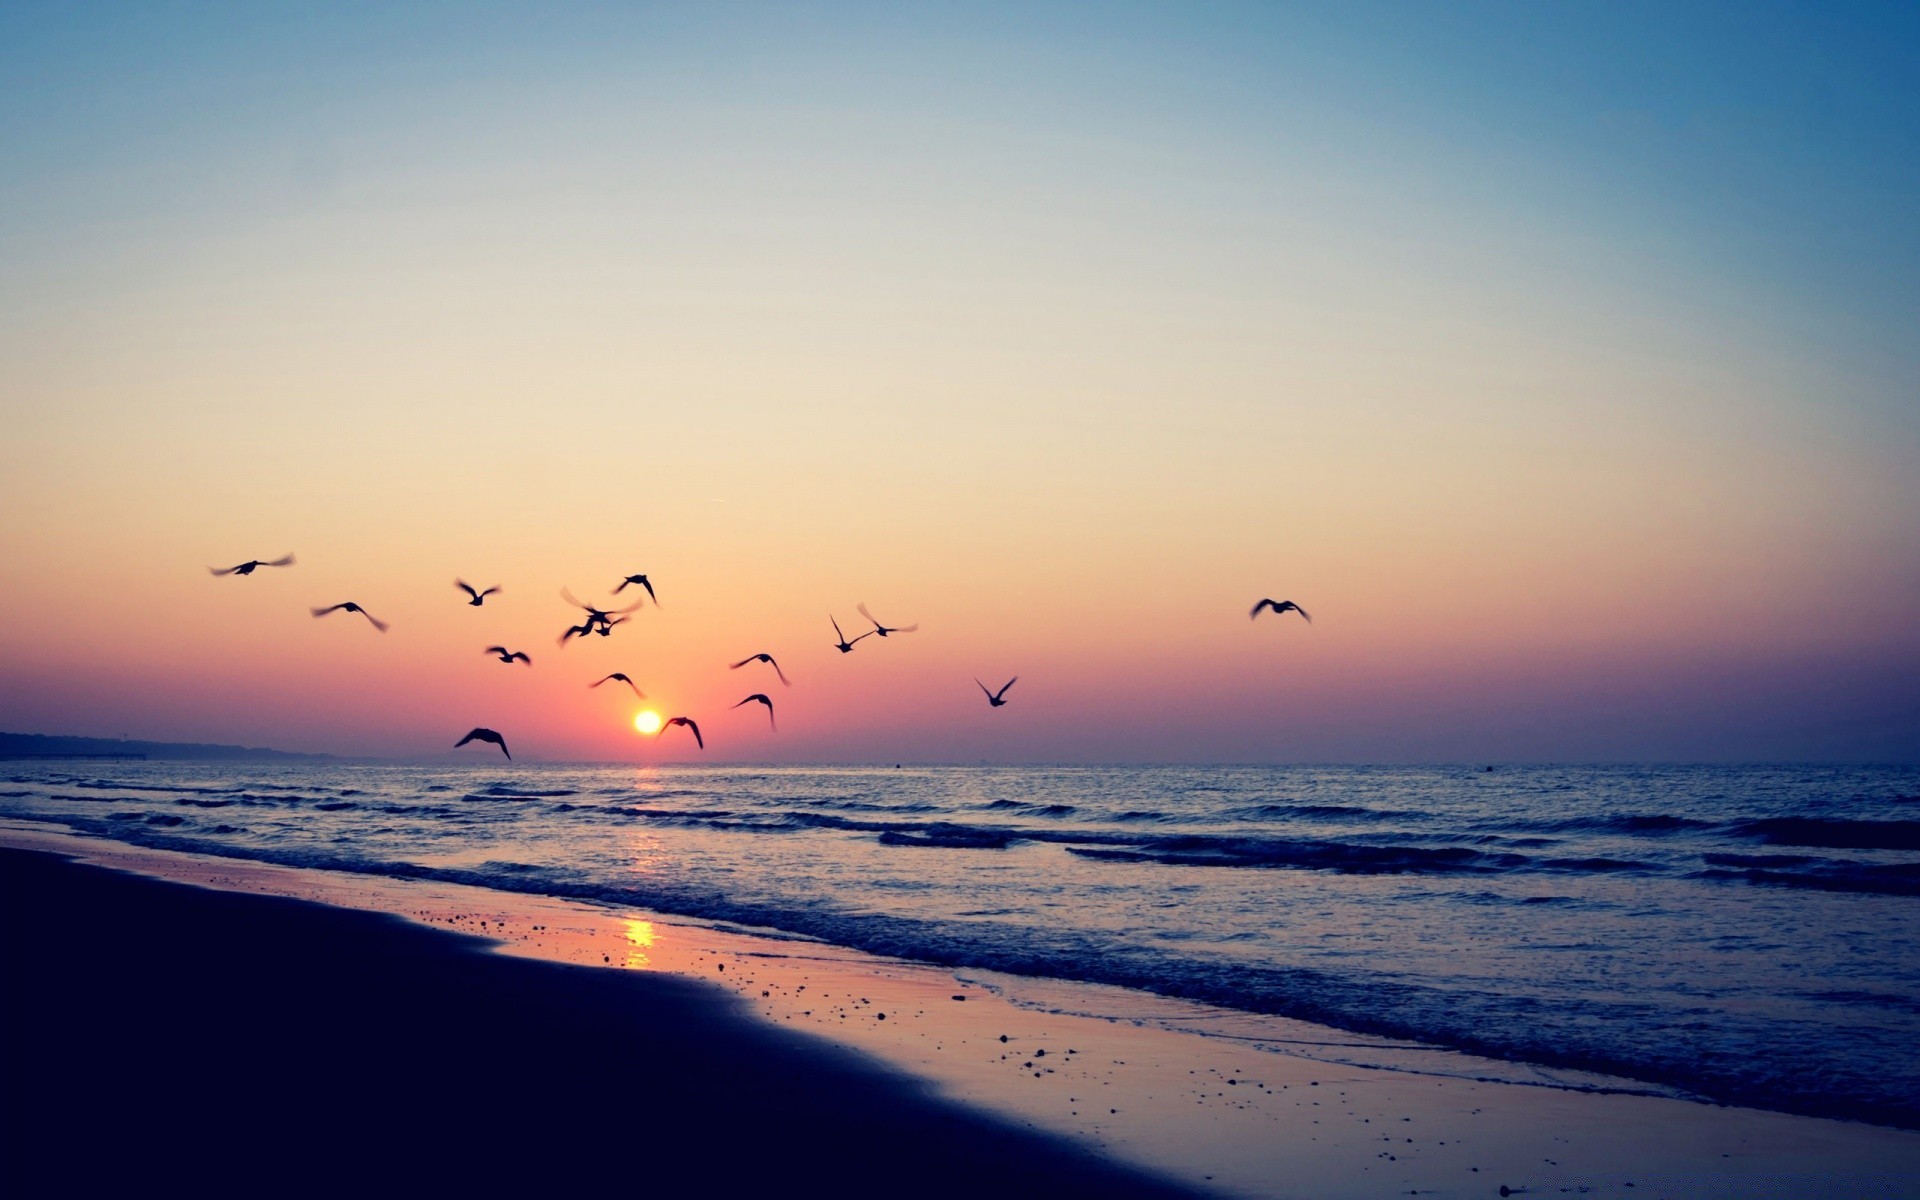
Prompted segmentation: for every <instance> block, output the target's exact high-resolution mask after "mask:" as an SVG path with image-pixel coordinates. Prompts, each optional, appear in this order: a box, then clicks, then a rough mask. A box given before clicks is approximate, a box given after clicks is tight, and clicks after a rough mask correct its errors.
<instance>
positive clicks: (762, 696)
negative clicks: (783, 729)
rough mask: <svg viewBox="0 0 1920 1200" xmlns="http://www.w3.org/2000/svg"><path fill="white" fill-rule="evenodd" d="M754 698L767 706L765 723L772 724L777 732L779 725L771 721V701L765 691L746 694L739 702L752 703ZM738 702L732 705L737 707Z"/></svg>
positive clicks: (738, 705)
mask: <svg viewBox="0 0 1920 1200" xmlns="http://www.w3.org/2000/svg"><path fill="white" fill-rule="evenodd" d="M755 700H758V701H759V702H760V703H762V704H764V705H766V706H767V724H768V725H770V726H772V728H773V731H774V732H775V733H779V732H780V727H779V726H778V725H774V723H773V701H772V700H770V699H768V698H767V694H766V693H765V692H755V693H754V694H753V695H751V696H748V697H747V698H746V699H745V700H742V701H741V702H740V704H752V703H753V702H754V701H755ZM740 704H736V705H734V707H735V708H739V707H740Z"/></svg>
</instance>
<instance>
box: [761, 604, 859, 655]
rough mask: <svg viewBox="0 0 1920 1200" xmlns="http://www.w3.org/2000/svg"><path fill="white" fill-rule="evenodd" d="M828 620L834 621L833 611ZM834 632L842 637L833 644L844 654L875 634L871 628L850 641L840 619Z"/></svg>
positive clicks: (834, 624) (835, 625)
mask: <svg viewBox="0 0 1920 1200" xmlns="http://www.w3.org/2000/svg"><path fill="white" fill-rule="evenodd" d="M827 620H829V621H833V614H832V613H828V614H827ZM833 633H834V636H835V637H837V638H839V639H840V640H839V641H837V642H835V643H834V644H833V645H834V648H835V649H836V650H838V651H840V653H842V654H851V653H853V642H857V641H859V640H860V638H870V637H872V636H873V632H872V631H871V630H869V631H868V632H866V633H863V634H861V635H860V637H857V638H855V639H853V642H850V641H848V640H847V635H846V634H844V633H841V632H840V622H838V621H833ZM747 661H748V662H752V661H753V660H752V659H748V660H747Z"/></svg>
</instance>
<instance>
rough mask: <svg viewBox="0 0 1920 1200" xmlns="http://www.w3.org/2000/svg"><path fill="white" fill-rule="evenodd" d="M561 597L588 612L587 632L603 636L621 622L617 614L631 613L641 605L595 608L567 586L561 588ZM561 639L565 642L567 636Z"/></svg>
mask: <svg viewBox="0 0 1920 1200" xmlns="http://www.w3.org/2000/svg"><path fill="white" fill-rule="evenodd" d="M560 598H561V599H562V600H565V601H566V602H567V603H568V604H571V605H573V606H574V607H576V608H580V609H584V610H585V611H586V614H587V622H586V632H588V633H598V634H600V635H601V636H602V637H605V636H606V635H607V634H610V633H612V632H613V627H614V626H615V625H617V624H619V622H617V621H615V620H614V619H613V618H614V616H615V615H616V614H624V613H630V612H632V611H633V610H634V609H637V608H639V607H640V605H638V604H630V605H628V606H627V607H625V608H595V607H594V606H593V605H591V604H588V603H586V602H585V601H582V600H581V599H579V598H578V597H576V596H575V595H574V594H573V593H572V592H570V591H568V590H567V589H566V588H561V589H560ZM560 640H561V642H562V643H565V641H566V638H565V637H562V638H561V639H560Z"/></svg>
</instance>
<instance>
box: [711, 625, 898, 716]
mask: <svg viewBox="0 0 1920 1200" xmlns="http://www.w3.org/2000/svg"><path fill="white" fill-rule="evenodd" d="M833 631H834V632H835V633H839V632H840V627H839V626H838V625H835V626H834V627H833ZM861 636H862V637H865V636H866V635H865V634H862V635H861ZM750 662H763V663H765V664H767V665H768V666H770V667H772V668H773V673H774V674H775V675H778V676H779V677H780V682H781V683H784V684H786V685H787V686H788V687H792V686H793V681H792V680H790V679H788V678H787V673H786V672H785V671H782V670H781V669H780V664H779V663H777V662H775V661H773V655H771V654H749V655H747V656H746V657H745V658H743V659H741V660H740V661H739V662H737V663H734V664H733V665H732V666H731V667H729V668H727V669H728V670H730V671H738V670H739V669H740V668H741V667H744V666H746V665H747V664H748V663H750ZM734 707H735V708H738V707H740V706H739V705H738V704H736V705H734Z"/></svg>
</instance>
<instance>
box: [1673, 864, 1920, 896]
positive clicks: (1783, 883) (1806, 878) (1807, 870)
mask: <svg viewBox="0 0 1920 1200" xmlns="http://www.w3.org/2000/svg"><path fill="white" fill-rule="evenodd" d="M1694 878H1696V879H1718V880H1724V881H1738V882H1741V883H1757V884H1764V885H1767V886H1771V887H1791V888H1812V889H1814V890H1816V891H1822V892H1863V893H1867V894H1870V895H1876V896H1920V863H1895V864H1892V865H1880V864H1866V863H1849V862H1830V863H1817V864H1814V865H1811V866H1807V867H1803V868H1800V869H1797V870H1796V869H1769V868H1766V867H1710V868H1708V869H1707V870H1704V871H1698V872H1696V873H1695V874H1694Z"/></svg>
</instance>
